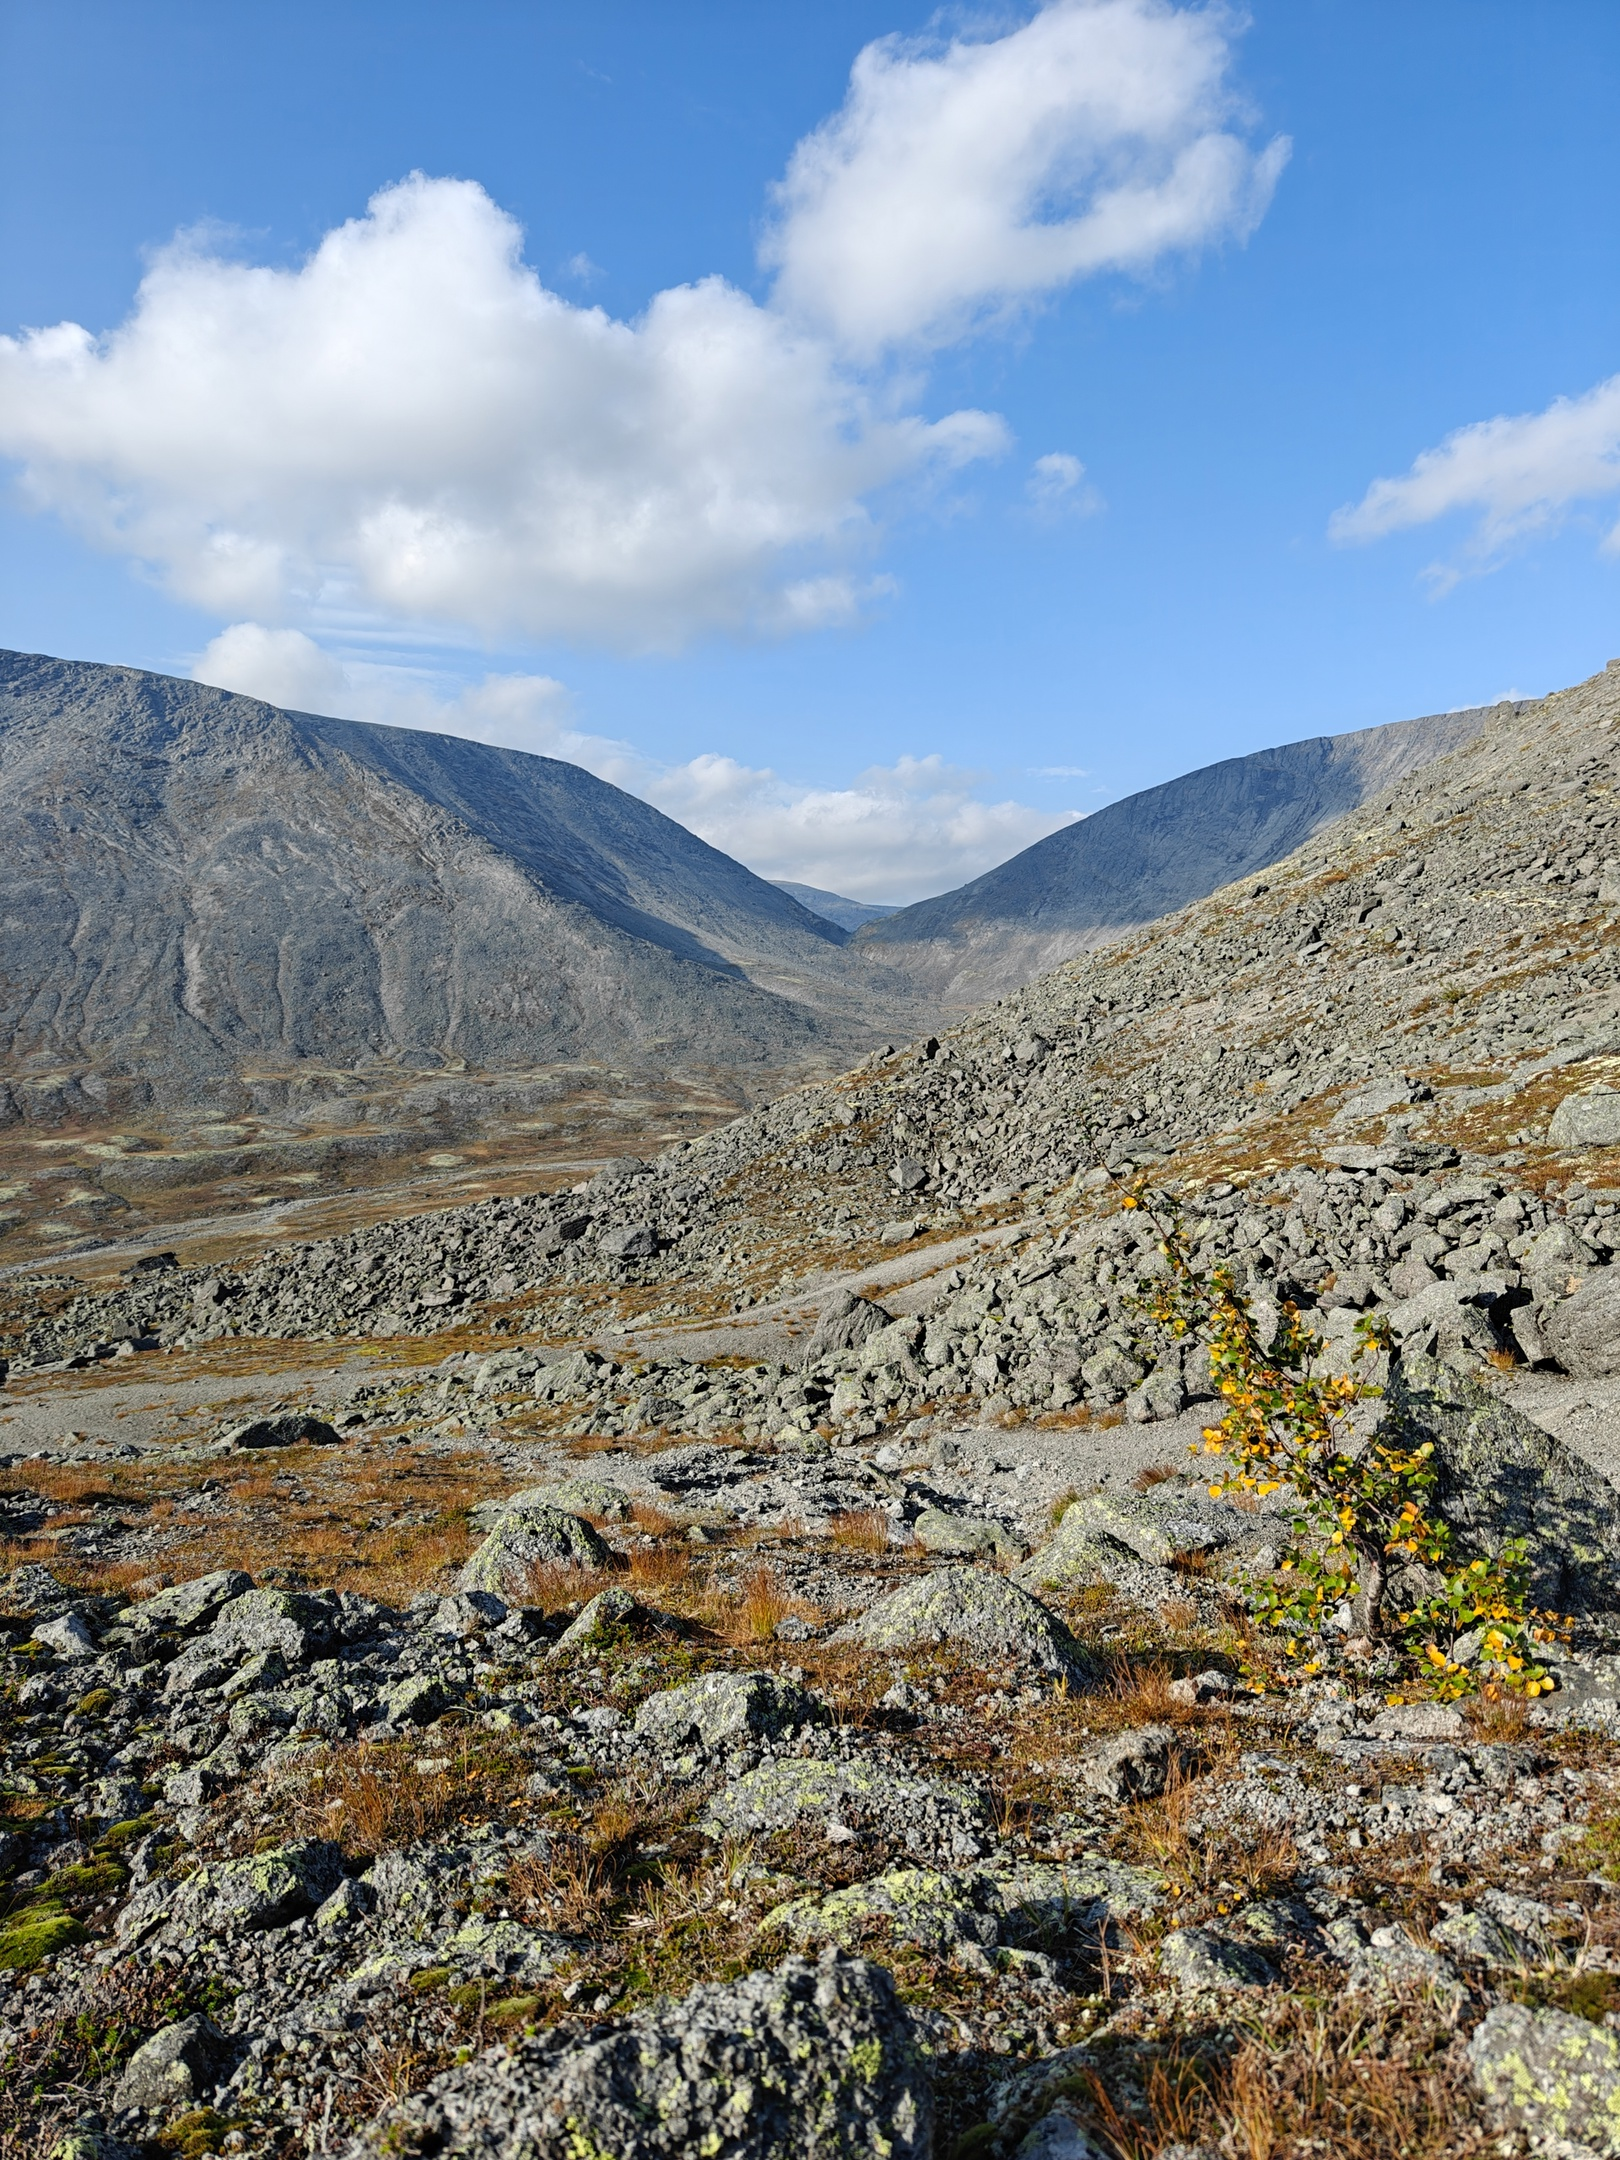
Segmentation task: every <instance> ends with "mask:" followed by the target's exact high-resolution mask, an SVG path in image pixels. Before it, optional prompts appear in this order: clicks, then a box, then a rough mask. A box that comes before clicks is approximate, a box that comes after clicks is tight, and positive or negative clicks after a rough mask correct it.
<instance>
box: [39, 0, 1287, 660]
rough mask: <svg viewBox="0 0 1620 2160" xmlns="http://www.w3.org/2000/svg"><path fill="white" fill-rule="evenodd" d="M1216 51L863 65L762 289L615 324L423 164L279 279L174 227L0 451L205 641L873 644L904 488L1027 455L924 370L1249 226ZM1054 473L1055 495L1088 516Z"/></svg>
mask: <svg viewBox="0 0 1620 2160" xmlns="http://www.w3.org/2000/svg"><path fill="white" fill-rule="evenodd" d="M1234 29H1235V18H1233V17H1231V16H1228V15H1227V14H1225V13H1224V12H1222V11H1221V10H1220V9H1219V8H1218V7H1204V8H1196V9H1191V8H1178V7H1175V6H1172V5H1170V4H1169V0H1051V4H1050V5H1047V6H1045V7H1043V8H1041V9H1040V10H1039V11H1038V12H1037V13H1036V14H1035V15H1034V17H1033V19H1032V20H1029V21H1026V22H1023V23H1022V24H1020V25H1019V26H1018V27H1016V28H1014V29H1012V30H1011V31H1008V32H1007V33H1005V34H1004V35H1001V36H999V37H998V36H995V35H992V34H985V35H983V36H972V37H958V38H956V39H955V40H953V41H950V42H948V43H940V42H938V41H935V42H933V43H923V42H918V41H915V40H912V41H906V40H897V39H885V40H882V41H880V42H879V43H877V44H875V45H871V46H868V47H867V48H866V50H865V51H864V52H863V53H861V54H860V56H859V58H858V59H857V61H856V63H855V68H854V72H853V76H852V79H851V83H850V89H849V95H848V97H847V99H846V102H845V104H844V106H843V108H842V109H841V110H840V111H839V112H838V113H837V114H835V115H834V116H833V117H832V118H831V119H830V120H829V121H828V122H827V123H826V125H825V126H824V127H822V128H820V129H818V130H817V131H816V132H815V133H814V134H813V135H811V136H810V137H808V138H807V139H806V140H805V141H804V142H803V143H801V144H800V145H799V147H798V149H797V150H796V151H795V153H794V155H793V158H792V160H791V163H790V165H789V168H788V171H787V175H786V177H785V179H784V180H783V182H782V183H781V186H780V187H779V189H778V190H777V191H776V194H775V197H774V203H773V212H772V217H771V222H770V226H769V230H768V233H767V235H766V239H765V242H764V256H765V259H766V262H767V266H768V267H771V268H774V270H775V271H776V273H777V275H776V283H775V287H774V291H773V293H772V296H771V298H770V300H769V301H768V302H767V303H766V304H763V305H762V304H761V303H760V302H758V301H757V300H755V299H754V298H752V297H751V296H750V295H749V294H747V293H745V292H743V291H740V290H739V289H738V288H737V287H736V286H734V285H731V284H729V283H728V282H727V281H726V280H725V279H723V278H720V277H709V278H703V279H701V280H699V281H698V282H696V283H694V284H689V285H680V286H676V287H673V288H671V289H669V290H667V291H664V292H660V293H657V294H655V295H654V297H653V298H652V300H651V301H650V302H649V303H648V305H647V307H646V308H645V310H644V311H643V312H642V313H641V314H640V315H639V316H637V317H636V318H635V319H634V320H631V321H624V320H619V319H617V318H615V317H613V316H611V315H609V314H608V313H607V312H606V310H605V309H603V308H600V307H591V306H588V305H585V304H583V303H582V301H581V300H580V299H579V298H574V299H568V298H564V297H562V296H561V295H560V294H558V293H557V292H554V291H552V290H550V289H549V288H548V287H547V286H546V285H545V284H543V283H542V281H541V280H540V278H539V277H538V276H537V275H536V274H535V272H534V271H533V270H532V269H531V268H530V267H529V266H528V265H527V264H526V263H525V262H524V261H523V258H522V234H521V232H520V230H519V228H518V226H517V225H516V223H515V222H514V221H513V220H512V219H511V218H510V217H509V216H507V215H506V214H505V213H504V212H503V211H502V210H501V209H500V208H499V207H498V206H497V205H496V204H495V203H494V202H492V201H491V200H490V198H489V196H488V195H487V194H485V192H484V191H483V189H482V188H480V187H479V186H477V185H476V184H475V183H473V182H472V181H469V180H449V179H435V178H430V177H425V176H423V175H422V174H414V175H412V176H411V177H410V178H408V179H406V180H404V181H401V182H400V183H398V184H397V185H395V186H391V187H385V188H383V189H382V190H381V191H380V192H379V193H378V194H376V195H375V196H373V198H372V200H371V202H370V204H369V206H368V208H367V210H366V212H365V214H364V215H363V216H360V217H355V218H352V219H350V220H349V221H348V222H347V223H345V224H343V225H341V226H339V227H338V228H336V229H335V230H333V231H331V232H329V233H328V234H326V236H325V237H324V239H322V240H321V242H320V244H319V245H318V246H317V247H316V248H315V249H314V251H313V253H312V254H311V255H310V256H309V257H308V259H307V260H306V261H304V262H303V263H302V264H300V265H297V266H295V267H292V268H284V267H266V266H264V265H261V264H255V263H252V262H249V261H243V260H239V259H237V258H236V256H235V255H233V253H232V251H231V249H230V247H229V246H228V245H227V244H226V243H225V241H224V240H222V238H221V236H220V235H219V233H218V232H217V231H204V230H201V229H199V230H198V231H196V232H194V233H192V234H189V235H185V234H182V235H181V236H180V237H179V238H177V239H176V240H175V241H174V243H173V244H172V245H170V246H169V247H167V248H165V249H162V250H160V251H159V252H158V253H157V254H156V255H155V256H154V257H153V258H152V260H151V263H150V267H149V269H148V272H147V275H146V277H145V278H144V279H143V281H142V283H141V286H140V289H139V292H138V294H137V297H136V300H135V304H134V306H133V308H132V310H131V312H130V314H129V316H128V318H127V319H126V320H125V321H124V322H123V323H122V324H120V325H119V326H118V327H117V328H115V329H113V330H111V331H109V332H108V333H106V334H105V335H95V334H92V332H91V331H89V330H87V329H85V328H83V327H81V326H80V325H79V324H77V323H71V322H65V323H58V324H56V325H55V326H54V327H50V328H46V329H41V330H31V331H27V332H25V333H23V334H22V335H20V336H17V337H12V338H0V455H3V456H7V457H9V458H11V459H12V460H14V461H15V462H16V464H17V466H18V467H19V469H20V477H21V484H22V487H23V489H24V491H25V494H26V496H27V497H28V498H29V499H30V500H31V501H32V502H33V503H34V504H35V505H37V506H38V507H40V508H42V509H48V510H50V511H53V512H55V513H56V514H57V515H59V516H61V517H62V518H64V519H66V520H67V521H68V522H70V523H71V524H72V525H73V526H74V527H75V528H76V529H77V530H78V531H79V532H80V533H81V534H83V535H84V536H86V537H87V538H88V539H89V540H90V541H91V542H93V543H94V544H96V545H98V546H101V547H103V548H106V549H109V550H113V551H116V552H120V553H123V554H125V555H127V556H129V557H131V558H132V559H134V560H135V561H137V562H138V563H140V564H141V565H142V566H143V567H144V569H145V570H146V572H147V573H148V574H149V575H152V576H154V577H155V578H157V579H158V580H159V581H160V582H161V583H162V584H163V585H164V586H166V587H167V589H168V590H169V591H171V592H172V593H174V594H176V595H177V596H178V597H180V598H182V599H184V600H186V601H189V602H191V603H193V604H195V605H196V606H198V607H200V608H202V609H204V610H206V611H208V612H209V613H210V614H212V615H214V616H215V617H216V618H218V619H220V620H223V621H230V620H232V619H234V618H240V617H247V616H252V617H254V618H256V619H258V620H260V621H265V622H270V623H278V622H279V623H281V624H296V623H299V622H305V623H313V622H315V621H317V620H318V619H319V611H320V610H322V609H325V610H332V609H338V608H341V609H347V610H349V611H351V612H356V611H369V612H370V613H371V615H372V616H373V618H374V619H380V620H382V621H384V622H389V623H394V624H399V623H407V622H411V623H419V624H431V625H437V626H440V627H447V626H451V625H455V626H461V627H463V628H470V629H473V630H476V631H478V632H480V633H482V634H486V635H487V634H491V633H496V632H499V633H505V634H513V633H516V634H520V635H527V636H531V637H535V638H554V637H555V638H566V639H573V640H577V641H588V642H597V643H602V644H606V645H609V646H618V647H626V648H638V649H647V648H673V647H677V646H679V645H680V644H682V643H683V642H684V641H686V640H688V639H691V638H693V637H696V636H701V635H704V634H707V633H722V634H724V633H742V634H784V635H785V634H789V633H796V632H801V631H807V630H814V629H818V628H824V627H827V626H829V625H839V624H846V623H849V622H852V621H854V620H856V619H858V618H859V617H861V616H862V615H863V613H865V612H866V611H867V609H868V608H869V607H870V605H871V604H872V602H873V601H874V600H876V599H881V597H882V595H883V593H884V592H885V591H886V589H887V583H886V581H885V580H884V579H883V577H882V576H881V574H878V575H874V574H873V571H872V569H871V567H870V562H871V555H872V552H873V550H874V548H875V547H876V545H877V543H878V541H879V539H880V537H881V528H880V518H881V517H882V515H884V514H885V511H886V506H888V505H889V504H892V503H894V502H896V501H902V502H911V501H914V500H915V499H916V498H917V495H918V492H919V491H920V490H925V489H926V487H927V486H928V485H929V484H930V483H931V482H933V481H934V480H935V479H936V478H937V477H938V476H939V475H941V474H943V473H944V472H947V471H949V470H951V469H953V468H957V467H961V466H964V465H967V464H970V463H972V462H974V461H975V460H980V459H985V458H991V457H995V456H997V455H999V454H1001V453H1002V452H1003V451H1004V450H1005V449H1006V448H1007V447H1008V445H1009V442H1010V439H1011V438H1010V434H1009V431H1008V429H1007V427H1006V425H1005V423H1004V422H1003V421H1002V420H1001V419H999V418H998V417H996V416H995V415H993V414H989V413H983V412H977V411H971V410H965V411H958V412H952V413H948V414H946V415H945V416H943V417H941V418H937V419H930V418H927V417H924V416H923V415H922V414H921V413H920V412H918V411H917V410H915V409H914V408H915V406H916V405H917V403H918V400H919V397H920V394H921V382H920V377H919V376H918V374H917V373H916V371H915V349H916V348H918V347H920V346H927V345H938V344H939V343H941V342H942V341H944V340H946V339H949V338H951V337H955V336H957V335H960V334H963V333H965V332H967V331H969V330H971V329H972V328H974V327H975V326H976V325H978V324H979V323H980V322H981V321H982V320H984V319H985V318H987V317H990V316H994V315H995V314H997V313H999V312H1004V311H1005V310H1006V309H1008V308H1010V307H1012V306H1015V305H1017V304H1019V303H1021V302H1026V301H1029V300H1032V299H1034V298H1036V297H1038V296H1039V295H1041V294H1044V293H1048V292H1051V291H1053V290H1055V289H1056V288H1057V287H1059V286H1061V285H1063V284H1065V283H1066V282H1068V281H1070V280H1072V279H1074V278H1076V277H1081V276H1085V275H1088V274H1092V273H1095V272H1098V271H1102V270H1109V269H1114V270H1124V271H1130V272H1136V273H1141V272H1145V271H1146V270H1148V269H1149V268H1150V266H1151V265H1152V264H1154V263H1155V262H1157V261H1158V260H1160V259H1161V258H1162V257H1164V256H1166V255H1169V254H1173V253H1176V252H1178V251H1185V250H1187V249H1190V248H1194V247H1198V246H1201V245H1204V244H1206V243H1209V242H1211V241H1214V240H1217V239H1219V238H1221V237H1223V236H1239V237H1241V236H1242V235H1243V234H1245V233H1247V232H1248V230H1249V229H1250V228H1251V227H1252V225H1253V224H1254V223H1255V221H1256V219H1257V218H1258V217H1259V216H1260V215H1261V214H1262V212H1263V210H1264V208H1265V205H1266V202H1267V200H1268V199H1269V196H1270V193H1271V190H1272V187H1273V185H1274V184H1275V181H1276V177H1277V174H1278V172H1279V171H1280V169H1281V165H1282V162H1283V159H1284V157H1285V155H1286V145H1285V144H1283V143H1281V142H1276V143H1273V144H1271V145H1270V146H1269V147H1268V148H1266V149H1264V150H1258V151H1257V150H1256V149H1255V148H1253V147H1252V146H1251V145H1250V143H1249V142H1248V141H1247V140H1246V139H1245V136H1244V134H1243V132H1242V126H1243V115H1242V114H1241V112H1240V111H1239V110H1238V109H1237V107H1236V104H1235V101H1234V98H1233V96H1232V93H1231V90H1230V88H1229V85H1228V82H1227V71H1228V66H1229V61H1230V55H1231V46H1232V40H1233V34H1234ZM595 274H596V270H595V266H594V265H593V264H592V263H591V262H590V261H589V259H588V258H587V257H585V256H583V255H576V256H574V257H573V258H572V259H571V260H570V261H568V262H567V263H566V264H565V266H564V267H563V270H562V271H561V273H560V276H561V277H562V278H563V279H564V280H566V281H568V282H570V283H571V284H572V285H573V286H574V287H575V288H580V287H582V286H583V285H585V284H587V283H588V282H589V280H590V279H591V278H592V277H594V275H595ZM899 347H906V348H908V350H907V351H905V352H904V353H901V354H899V355H898V357H897V356H896V352H895V350H894V349H895V348H899ZM908 370H910V372H907V371H908ZM1065 457H1067V453H1052V454H1051V455H1050V456H1049V457H1048V458H1046V459H1044V460H1042V461H1041V465H1040V466H1039V467H1037V478H1036V485H1037V487H1038V488H1040V489H1044V490H1045V496H1044V499H1045V500H1046V501H1047V502H1048V503H1052V502H1056V501H1057V500H1059V499H1060V498H1064V497H1066V498H1067V503H1068V507H1069V508H1070V509H1071V510H1072V509H1073V508H1075V507H1077V506H1078V505H1079V504H1080V503H1081V502H1082V501H1083V499H1084V498H1083V497H1082V496H1081V495H1080V494H1079V493H1078V492H1077V487H1076V488H1071V487H1069V486H1068V485H1067V483H1066V481H1065V479H1064V474H1065V473H1066V471H1067V467H1066V466H1063V465H1062V464H1061V460H1062V459H1063V458H1065ZM1054 460H1056V461H1058V462H1054ZM1077 462H1078V461H1076V463H1077ZM1043 468H1044V476H1043ZM287 650H288V651H290V650H291V648H287Z"/></svg>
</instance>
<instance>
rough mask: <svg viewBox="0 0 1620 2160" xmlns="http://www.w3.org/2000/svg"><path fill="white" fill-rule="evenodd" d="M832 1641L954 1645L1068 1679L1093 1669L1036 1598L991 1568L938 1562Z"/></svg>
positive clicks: (899, 1646) (889, 1646) (891, 1646)
mask: <svg viewBox="0 0 1620 2160" xmlns="http://www.w3.org/2000/svg"><path fill="white" fill-rule="evenodd" d="M832 1640H833V1641H834V1642H849V1643H862V1644H864V1645H865V1646H866V1647H867V1648H868V1649H870V1650H911V1649H918V1648H921V1647H924V1646H926V1645H931V1644H940V1643H953V1644H959V1645H961V1646H962V1647H963V1648H964V1649H967V1650H972V1651H976V1652H978V1653H979V1655H980V1656H984V1657H995V1658H1007V1659H1011V1660H1013V1661H1014V1662H1015V1663H1018V1664H1022V1665H1032V1666H1034V1667H1035V1669H1036V1670H1037V1671H1039V1672H1044V1673H1051V1674H1053V1675H1058V1676H1061V1677H1062V1678H1064V1679H1066V1680H1070V1681H1076V1680H1084V1679H1086V1678H1089V1677H1090V1676H1091V1674H1092V1671H1093V1661H1092V1660H1091V1659H1090V1658H1089V1657H1088V1656H1087V1654H1086V1652H1085V1651H1084V1650H1083V1649H1082V1648H1081V1647H1080V1645H1079V1643H1077V1642H1076V1641H1075V1639H1074V1637H1073V1636H1072V1635H1071V1634H1070V1633H1069V1630H1068V1629H1067V1628H1066V1627H1065V1626H1064V1625H1063V1622H1062V1621H1061V1620H1059V1619H1058V1618H1057V1616H1056V1615H1055V1614H1053V1613H1050V1612H1048V1611H1047V1609H1046V1607H1045V1606H1044V1605H1043V1604H1042V1603H1041V1601H1040V1599H1039V1598H1035V1597H1031V1596H1030V1594H1029V1592H1028V1591H1027V1590H1024V1589H1021V1588H1020V1587H1019V1585H1018V1584H1017V1583H1014V1582H1009V1581H1008V1580H1007V1579H1006V1577H1005V1576H1004V1575H996V1574H993V1573H992V1572H991V1571H990V1570H989V1569H988V1568H979V1567H948V1568H940V1569H939V1570H937V1572H936V1573H934V1574H932V1575H924V1576H923V1577H921V1578H920V1579H919V1580H918V1581H916V1582H909V1583H906V1584H905V1585H904V1586H903V1588H901V1589H899V1590H893V1591H891V1592H890V1593H889V1595H888V1596H887V1597H882V1598H879V1599H878V1601H877V1603H876V1604H875V1605H869V1606H868V1607H867V1608H866V1610H865V1612H863V1613H859V1614H857V1616H856V1617H855V1618H854V1619H853V1620H851V1621H848V1622H847V1623H846V1624H845V1625H844V1626H843V1627H841V1628H840V1629H839V1630H838V1632H837V1633H836V1634H835V1635H834V1636H833V1637H832Z"/></svg>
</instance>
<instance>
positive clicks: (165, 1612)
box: [116, 1568, 253, 1635]
mask: <svg viewBox="0 0 1620 2160" xmlns="http://www.w3.org/2000/svg"><path fill="white" fill-rule="evenodd" d="M252 1588H253V1577H252V1576H251V1575H244V1574H243V1572H242V1570H241V1569H240V1568H216V1569H215V1570H214V1571H213V1573H212V1574H210V1575H198V1576H195V1577H194V1578H193V1579H192V1580H191V1581H190V1582H183V1583H176V1584H175V1585H174V1586H173V1588H172V1589H168V1590H159V1591H158V1592H157V1594H156V1596H155V1597H149V1598H142V1599H141V1601H140V1603H139V1604H138V1605H126V1606H125V1607H124V1610H123V1611H122V1612H121V1613H119V1614H118V1615H117V1621H116V1624H117V1625H118V1626H119V1627H121V1628H128V1629H129V1630H131V1632H133V1633H136V1634H140V1635H168V1634H175V1635H193V1634H196V1633H197V1632H198V1630H199V1629H201V1628H204V1627H207V1626H209V1625H210V1624H211V1622H212V1621H213V1618H214V1615H215V1614H216V1613H217V1612H218V1611H219V1609H220V1607H221V1606H222V1605H226V1604H229V1602H230V1601H231V1599H233V1598H239V1597H241V1595H242V1594H243V1592H244V1591H247V1590H251V1589H252Z"/></svg>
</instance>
